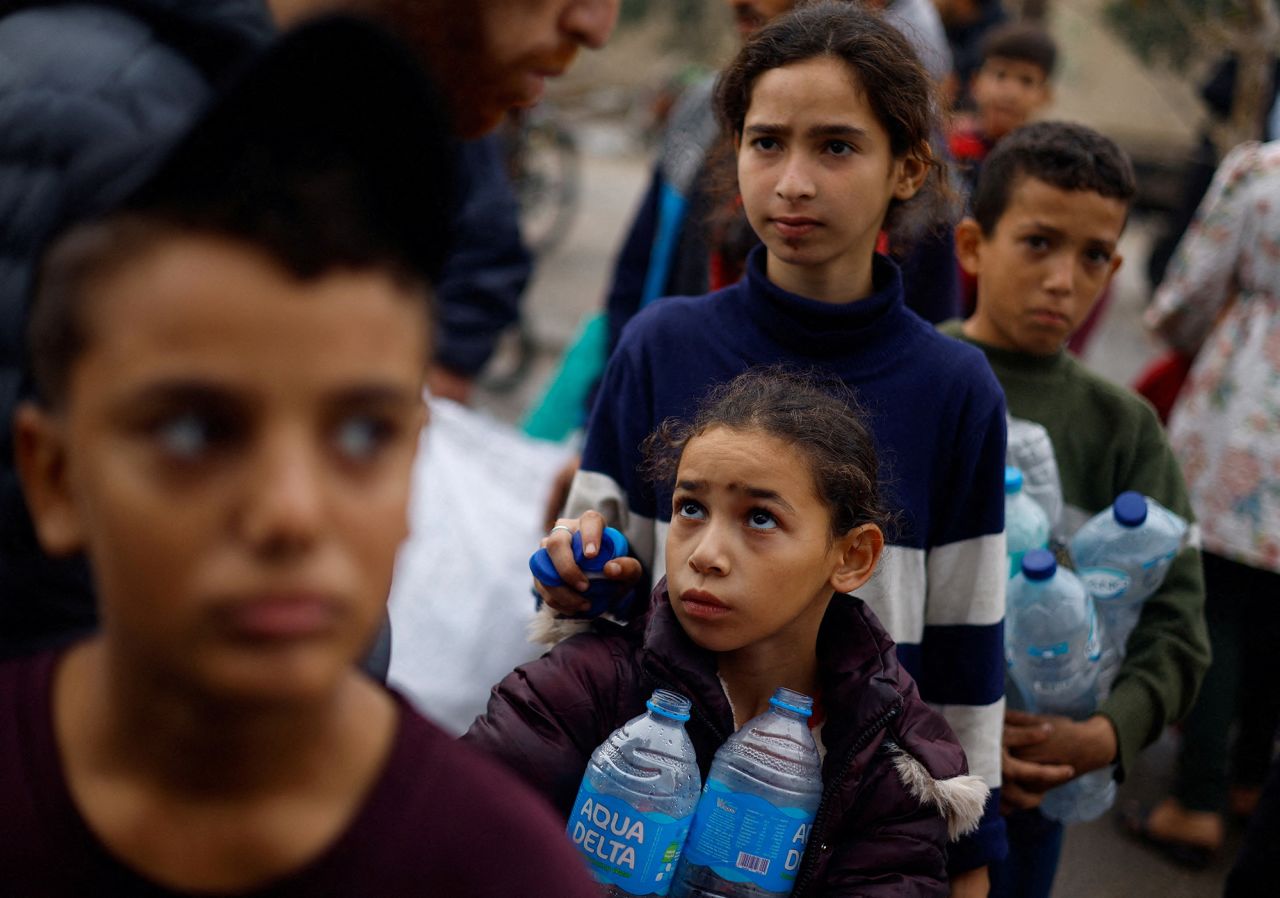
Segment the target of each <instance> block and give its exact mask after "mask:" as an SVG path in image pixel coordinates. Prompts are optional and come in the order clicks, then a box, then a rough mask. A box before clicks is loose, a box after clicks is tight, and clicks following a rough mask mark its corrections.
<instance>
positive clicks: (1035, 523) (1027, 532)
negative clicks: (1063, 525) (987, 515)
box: [1004, 465, 1049, 577]
mask: <svg viewBox="0 0 1280 898" xmlns="http://www.w3.org/2000/svg"><path fill="white" fill-rule="evenodd" d="M1004 532H1005V546H1006V551H1007V552H1008V553H1009V576H1010V577H1013V576H1015V575H1017V573H1018V571H1019V570H1021V569H1022V556H1023V555H1025V554H1027V552H1029V551H1030V550H1032V549H1043V548H1046V547H1047V546H1048V545H1049V516H1048V515H1046V514H1045V513H1044V509H1043V508H1041V507H1040V504H1039V503H1038V502H1036V501H1035V500H1034V499H1032V498H1031V497H1030V496H1028V495H1027V494H1026V492H1025V491H1024V490H1023V489H1022V472H1021V471H1020V470H1018V469H1017V468H1015V467H1013V466H1012V465H1006V466H1005V469H1004Z"/></svg>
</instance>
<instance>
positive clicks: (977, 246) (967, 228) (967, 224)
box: [956, 217, 983, 277]
mask: <svg viewBox="0 0 1280 898" xmlns="http://www.w3.org/2000/svg"><path fill="white" fill-rule="evenodd" d="M982 241H983V235H982V226H981V225H979V224H978V222H977V221H976V220H974V219H973V218H969V217H965V218H963V219H961V221H960V223H959V224H958V225H956V259H957V261H959V263H960V267H961V268H963V269H964V271H965V274H967V275H970V276H971V277H977V276H978V270H979V268H980V265H981V260H982Z"/></svg>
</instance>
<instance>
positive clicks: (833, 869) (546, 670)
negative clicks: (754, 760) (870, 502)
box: [463, 580, 987, 898]
mask: <svg viewBox="0 0 1280 898" xmlns="http://www.w3.org/2000/svg"><path fill="white" fill-rule="evenodd" d="M597 626H598V627H601V628H604V627H606V626H607V625H605V624H599V625H597ZM818 671H819V678H820V681H821V688H822V703H823V709H824V711H825V714H826V723H825V724H824V725H823V729H822V740H823V743H824V744H825V745H826V748H827V754H826V759H825V761H824V762H823V765H822V780H823V794H822V803H821V805H820V806H819V807H818V815H817V818H816V820H815V821H814V828H813V832H812V835H811V836H810V837H809V844H808V848H807V849H806V851H805V855H804V860H803V862H802V863H801V866H800V870H799V871H798V876H797V880H796V887H795V890H794V892H793V895H794V896H796V898H800V896H809V898H812V896H818V895H823V896H854V895H859V896H871V895H883V896H889V895H913V896H927V895H939V896H941V895H946V894H947V891H948V889H947V874H946V850H945V846H946V843H947V841H948V837H950V838H955V836H957V835H958V834H960V833H961V832H963V831H965V830H968V829H971V828H972V827H974V826H976V825H977V822H978V819H979V818H980V817H981V815H982V807H983V802H984V801H985V799H986V795H987V789H986V786H984V785H983V784H982V781H981V780H980V779H979V778H977V777H974V776H968V775H967V767H966V764H965V759H964V752H963V751H962V750H961V748H960V745H959V743H958V742H957V741H956V738H955V736H954V735H953V734H952V732H951V728H950V727H949V726H947V723H946V721H945V720H943V718H942V717H941V716H940V715H938V714H936V713H934V712H933V711H932V710H931V709H930V708H929V707H928V706H927V705H926V704H925V703H924V702H923V701H922V700H921V698H920V693H919V692H918V691H917V689H916V684H915V681H913V680H912V679H911V676H910V675H909V674H908V673H907V672H906V671H905V670H903V669H902V668H901V667H900V666H899V665H898V657H897V651H896V649H895V647H894V643H893V640H891V639H890V638H889V635H888V634H887V633H885V631H884V628H883V627H882V626H881V625H880V622H879V621H878V620H877V619H876V617H875V615H874V614H873V613H872V612H871V610H870V609H868V608H867V606H866V605H865V604H864V603H863V602H862V601H861V600H859V599H855V598H853V597H851V596H835V597H834V598H833V599H832V601H831V604H830V606H829V607H828V609H827V613H826V616H825V617H824V618H823V621H822V628H821V630H820V631H819V633H818ZM659 687H661V688H665V689H672V690H674V691H676V692H679V693H682V694H683V695H686V696H688V697H690V698H691V699H692V700H693V716H692V719H691V720H690V721H689V723H688V724H687V729H688V733H689V737H690V739H691V740H692V741H693V745H694V749H695V751H696V752H697V755H698V766H699V768H700V769H701V773H702V777H703V779H704V780H705V779H706V776H707V773H708V771H709V770H710V767H711V760H712V757H713V756H714V755H715V752H716V749H718V748H719V747H720V745H721V744H722V743H723V742H724V741H725V740H726V739H727V738H728V737H729V735H730V734H731V733H732V732H733V712H732V710H731V709H730V707H729V700H728V698H727V697H726V696H725V693H724V689H723V687H722V686H721V684H720V679H719V676H718V674H717V669H716V656H715V654H714V653H712V652H709V651H707V650H705V649H702V648H699V647H698V646H697V645H696V644H695V643H694V642H693V641H692V640H691V639H690V638H689V637H688V636H687V635H686V634H685V632H684V630H683V629H682V628H681V626H680V623H679V621H678V620H677V619H676V616H675V613H674V612H673V611H672V610H671V604H670V601H669V599H668V597H667V594H666V581H665V580H663V581H662V582H661V583H659V585H658V587H657V588H656V589H655V590H654V595H653V600H652V602H651V603H650V610H649V612H648V614H647V615H646V617H645V618H644V619H642V620H638V621H635V622H633V623H632V624H631V625H629V626H628V627H627V628H626V629H621V628H609V630H608V631H605V630H603V629H601V630H599V631H597V632H594V633H584V634H581V635H577V636H573V637H571V638H569V639H567V640H565V641H564V642H562V643H560V644H559V645H557V646H556V647H555V648H554V649H553V650H552V651H551V652H550V653H549V654H547V655H544V656H543V657H542V658H539V659H538V660H537V661H533V662H531V663H529V664H526V665H524V666H522V667H519V668H517V669H516V670H515V672H513V673H512V674H510V675H509V676H507V678H506V679H504V680H503V681H502V682H501V683H499V684H498V685H497V686H496V687H494V690H493V695H492V697H491V698H490V699H489V707H488V710H487V711H486V712H485V714H484V715H483V716H481V717H480V718H478V719H477V720H476V722H475V723H474V724H472V726H471V729H470V730H468V731H467V734H466V735H465V736H464V737H463V738H464V740H465V741H467V742H470V743H471V744H472V745H475V746H478V747H480V748H482V749H484V750H485V751H488V752H490V753H491V754H494V755H496V756H498V757H499V758H501V759H502V760H503V761H505V762H506V763H507V764H508V765H509V766H510V767H511V768H512V769H514V770H515V771H516V772H518V773H519V774H521V776H523V777H524V778H525V779H526V780H527V781H528V782H529V783H530V784H531V785H533V786H534V788H536V789H537V790H538V791H539V792H541V793H542V794H543V795H545V796H547V798H549V799H550V800H551V802H552V804H554V805H555V806H556V807H557V808H558V809H559V810H560V812H561V814H563V815H564V816H565V817H567V816H568V814H569V812H570V810H571V809H572V806H573V801H574V798H575V796H576V794H577V790H578V784H579V782H580V780H581V779H582V774H583V772H584V771H585V770H586V767H587V762H588V760H589V759H590V757H591V753H592V752H593V751H594V750H595V748H596V746H597V745H599V744H600V743H601V742H603V741H604V740H605V739H606V738H607V737H608V735H609V734H610V733H611V732H612V731H613V730H614V729H616V728H617V727H619V726H621V725H622V724H623V723H625V722H626V721H628V720H630V719H631V718H632V717H635V716H637V715H638V714H642V713H644V703H645V699H647V698H648V697H649V695H650V693H651V692H652V691H653V690H654V689H655V688H659Z"/></svg>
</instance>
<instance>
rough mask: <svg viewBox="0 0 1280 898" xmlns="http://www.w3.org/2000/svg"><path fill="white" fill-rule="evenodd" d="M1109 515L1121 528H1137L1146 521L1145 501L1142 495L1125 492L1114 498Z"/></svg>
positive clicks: (1129, 491)
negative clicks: (1113, 517)
mask: <svg viewBox="0 0 1280 898" xmlns="http://www.w3.org/2000/svg"><path fill="white" fill-rule="evenodd" d="M1111 513H1112V514H1113V515H1114V516H1115V519H1116V523H1117V524H1119V525H1120V526H1121V527H1139V526H1141V525H1142V522H1143V521H1145V520H1146V519H1147V499H1146V497H1145V496H1143V495H1142V493H1138V492H1134V491H1133V490H1126V491H1125V492H1123V493H1121V494H1120V495H1118V496H1116V501H1115V504H1114V505H1112V506H1111Z"/></svg>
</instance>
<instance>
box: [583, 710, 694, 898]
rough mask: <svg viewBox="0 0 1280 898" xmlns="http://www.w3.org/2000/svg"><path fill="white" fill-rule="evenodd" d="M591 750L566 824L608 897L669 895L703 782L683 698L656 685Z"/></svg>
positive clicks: (687, 711)
mask: <svg viewBox="0 0 1280 898" xmlns="http://www.w3.org/2000/svg"><path fill="white" fill-rule="evenodd" d="M646 704H647V707H648V709H649V710H648V712H647V713H645V714H641V715H640V716H639V717H636V718H634V719H632V720H629V721H627V723H625V724H623V725H622V726H621V727H619V728H618V729H616V730H614V731H613V733H612V734H611V735H610V736H609V738H608V739H606V740H605V741H604V742H603V743H602V744H601V745H600V747H599V748H597V749H596V750H595V752H594V753H593V754H592V755H591V762H590V763H589V764H588V765H587V772H586V774H585V775H584V776H583V777H582V786H581V788H579V789H578V798H577V800H576V801H574V803H573V812H572V813H571V814H570V815H569V825H568V827H567V828H566V832H567V833H568V834H569V838H570V839H572V840H573V844H574V845H576V846H578V850H579V851H580V852H582V855H583V857H585V858H586V859H587V863H588V864H589V865H590V867H591V872H592V873H593V874H594V875H595V878H596V880H597V881H599V882H601V883H604V884H605V885H606V886H607V887H608V888H607V890H606V891H605V894H606V895H608V896H610V898H614V896H617V898H623V896H628V898H629V896H632V895H645V896H656V895H666V894H667V891H668V890H669V889H670V888H671V884H672V882H673V881H674V876H675V870H676V864H677V862H678V861H679V860H680V851H681V849H682V847H683V846H684V843H685V838H686V837H687V836H688V834H689V826H690V824H691V823H692V821H693V811H694V808H695V807H697V804H698V792H699V787H700V785H701V783H700V782H699V776H698V759H697V757H696V755H695V754H694V751H693V743H692V742H690V741H689V734H688V733H686V732H685V729H684V724H685V721H687V720H688V719H689V707H690V703H689V700H688V699H687V698H685V697H684V696H682V695H678V694H676V693H674V692H668V691H667V690H665V689H659V690H658V691H656V692H654V693H653V696H652V697H651V698H650V699H649V701H648V702H647V703H646Z"/></svg>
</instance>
